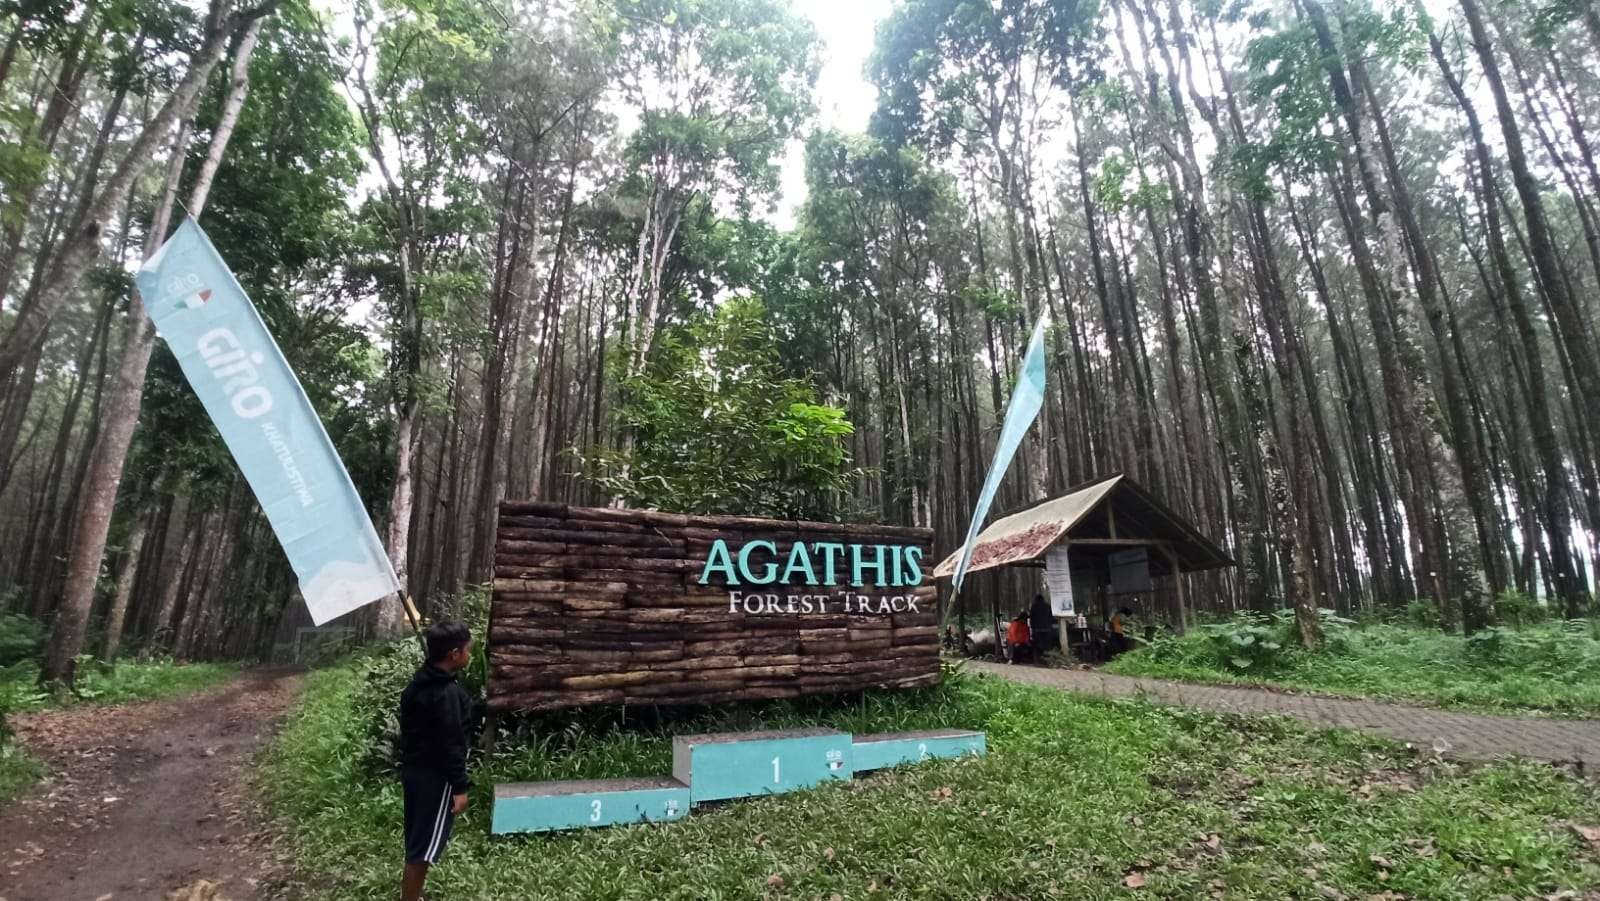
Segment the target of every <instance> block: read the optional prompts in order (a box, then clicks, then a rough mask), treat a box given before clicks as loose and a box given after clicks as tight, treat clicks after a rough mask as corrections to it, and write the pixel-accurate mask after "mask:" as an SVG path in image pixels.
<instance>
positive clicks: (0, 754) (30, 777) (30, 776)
mask: <svg viewBox="0 0 1600 901" xmlns="http://www.w3.org/2000/svg"><path fill="white" fill-rule="evenodd" d="M42 775H44V767H43V766H42V765H41V764H40V763H39V761H37V760H34V759H33V758H32V757H30V756H28V753H27V752H26V751H24V750H22V749H21V748H19V747H17V746H16V745H15V744H14V743H12V742H11V741H10V739H9V737H8V735H7V733H6V725H5V710H4V709H0V804H5V803H7V802H9V801H10V800H11V799H12V798H15V797H16V796H17V795H19V794H21V793H22V790H23V789H25V788H27V787H28V786H30V785H32V784H33V783H34V782H36V781H37V780H38V779H39V777H40V776H42Z"/></svg>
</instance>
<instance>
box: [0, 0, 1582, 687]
mask: <svg viewBox="0 0 1600 901" xmlns="http://www.w3.org/2000/svg"><path fill="white" fill-rule="evenodd" d="M863 27H865V25H863ZM826 52H827V47H826V46H825V45H824V44H823V43H822V42H821V41H820V39H819V37H818V35H817V33H816V31H815V29H814V28H813V26H812V25H811V23H810V22H809V20H807V19H805V18H803V17H801V16H800V15H798V14H797V13H796V12H794V11H793V10H791V9H790V8H789V7H788V5H787V4H786V3H784V2H782V0H383V2H381V3H372V2H370V0H338V2H331V3H315V4H313V3H308V2H307V0H206V2H201V3H198V4H197V3H193V2H181V0H80V2H67V0H4V2H0V139H3V143H0V185H3V188H4V195H3V206H0V549H3V550H0V612H17V613H23V614H26V615H29V616H33V617H36V618H38V619H41V620H43V621H45V622H47V623H48V624H49V625H50V628H51V637H50V645H49V651H48V655H47V661H46V666H45V669H46V675H47V676H61V675H65V674H67V673H68V672H70V664H71V661H72V660H73V659H74V658H75V657H76V656H77V655H80V654H95V655H98V656H103V657H111V656H115V655H116V654H117V653H118V652H119V648H121V649H128V648H132V647H138V648H143V649H152V650H156V651H163V652H171V653H175V654H178V655H180V656H188V657H219V656H246V655H251V654H256V653H259V652H262V651H264V650H265V649H266V648H268V647H269V646H270V644H271V642H272V641H273V638H274V634H275V633H276V632H277V631H278V630H279V629H280V628H282V623H284V622H292V623H300V622H301V620H298V619H296V618H295V617H296V616H298V615H303V606H302V607H300V610H301V613H299V614H297V613H296V606H297V605H298V603H299V602H298V601H297V600H296V599H295V595H294V579H293V573H292V572H291V570H290V569H289V567H288V564H287V562H286V560H285V559H284V557H283V554H282V552H281V550H280V549H279V547H278V545H277V543H276V541H275V540H274V538H273V536H272V533H271V530H270V528H269V526H268V524H267V521H266V519H265V517H264V515H263V514H262V512H261V510H260V509H259V508H258V507H257V505H256V503H255V500H254V498H253V496H252V495H251V492H250V490H249V488H248V486H247V485H245V484H244V482H243V481H242V479H241V477H240V476H239V475H238V472H237V470H236V468H235V466H234V465H233V463H232V461H231V459H230V457H229V456H228V453H227V450H226V449H225V448H224V446H223V445H222V443H221V441H220V439H219V437H218V435H217V433H216V431H215V429H214V428H213V427H212V426H211V425H210V423H209V421H208V419H207V417H206V416H205V414H204V412H203V410H202V409H201V408H200V406H199V404H198V403H197V401H196V400H195V398H194V396H193V395H192V393H191V392H190V390H189V388H188V386H187V385H186V384H185V383H184V381H183V378H182V374H181V372H180V370H179V369H178V366H177V363H176V361H175V360H174V358H173V357H172V355H171V354H170V353H169V351H168V350H167V348H166V347H165V345H164V344H163V343H162V342H160V341H159V340H158V336H156V335H155V333H154V330H153V327H152V326H151V324H150V322H149V320H148V318H147V317H146V316H145V315H144V311H143V306H142V303H141V299H140V298H139V296H138V295H137V292H136V291H135V290H134V288H133V284H132V279H131V276H130V273H131V271H132V270H133V269H135V268H137V265H138V263H139V262H140V260H141V259H143V258H144V257H146V256H148V255H149V254H151V253H152V252H153V251H154V250H155V249H156V248H157V247H159V246H160V244H161V242H162V241H163V239H164V238H165V236H166V235H167V234H169V233H170V231H171V229H172V228H175V227H176V225H177V224H178V222H180V221H181V219H182V217H184V216H186V215H187V216H195V217H197V218H198V220H199V221H200V223H201V224H202V225H203V227H204V228H205V229H206V230H207V231H208V232H209V233H210V235H211V236H212V239H213V241H214V242H215V243H216V245H217V247H218V249H219V250H220V252H221V253H222V255H223V256H224V257H225V258H226V259H227V260H228V262H229V264H230V265H231V266H232V268H233V269H234V271H235V272H236V273H237V275H238V277H239V279H240V281H241V283H242V284H243V285H244V287H245V288H246V290H247V291H248V292H249V294H250V295H251V297H252V299H253V300H254V302H255V303H256V305H257V307H258V308H259V309H260V311H261V313H262V315H263V317H264V318H265V319H266V321H267V322H268V324H269V325H270V327H271V329H272V331H273V332H274V334H275V335H276V337H277V340H278V342H279V344H280V345H281V346H282V348H283V350H284V352H285V354H286V355H287V357H288V358H289V360H290V362H291V364H292V365H293V366H294V367H295V369H296V371H297V372H298V373H299V376H300V378H301V381H302V382H303V383H304V385H305V387H306V390H307V392H308V393H309V395H310V397H311V399H312V401H313V403H314V404H315V405H316V407H317V409H318V410H319V412H320V413H321V415H322V416H323V419H324V421H325V423H326V424H327V427H328V432H329V433H330V435H331V436H332V437H333V439H334V441H335V443H336V444H337V446H338V448H339V451H340V453H341V454H342V455H343V457H344V460H345V462H346V464H347V466H348V467H349V468H350V471H351V474H352V476H353V478H354V479H355V481H356V484H357V486H358V487H359V489H360V491H361V492H362V495H363V497H364V498H365V499H366V501H367V503H368V505H369V508H370V510H371V511H372V514H373V518H374V521H375V522H376V523H378V525H379V532H380V534H381V535H383V536H384V538H385V541H386V544H387V546H388V548H389V550H390V552H391V556H392V557H393V559H394V563H395V566H396V569H397V570H398V571H399V572H400V573H401V576H402V579H403V581H404V584H405V585H407V586H408V588H409V590H410V592H411V593H412V594H413V595H414V596H415V597H416V598H417V599H418V601H419V604H420V605H421V606H424V607H426V606H427V605H428V604H430V603H434V602H437V601H439V600H440V599H444V598H449V597H454V596H458V595H459V594H460V593H461V592H463V591H464V590H465V589H466V588H468V587H470V586H472V585H475V584H479V583H482V582H483V581H484V580H485V579H486V578H487V577H488V573H489V572H490V567H489V564H490V554H491V551H492V544H493V515H492V511H493V509H494V507H495V504H496V502H497V501H498V500H499V499H501V498H505V497H517V498H540V499H550V500H559V501H567V502H573V503H586V504H597V505H600V504H608V503H626V504H629V505H644V506H658V507H660V508H662V509H676V510H700V511H709V512H744V513H751V514H765V515H779V516H806V517H832V518H856V519H863V520H880V521H884V522H890V523H904V524H916V525H926V526H931V527H932V528H934V529H935V530H936V534H937V536H938V537H937V541H938V549H939V551H940V552H941V553H942V552H946V551H948V550H950V549H952V548H953V547H954V546H955V545H956V544H957V543H958V542H959V541H960V539H961V536H962V535H963V534H964V533H965V529H966V525H967V521H966V520H967V517H968V516H969V515H970V513H971V511H972V508H973V503H974V501H975V498H976V494H977V491H978V488H979V486H980V485H981V483H982V480H983V477H984V472H985V468H986V466H987V465H988V462H989V459H990V456H991V455H992V452H993V445H994V440H995V435H996V432H997V429H998V422H997V420H998V416H999V415H1000V414H1001V413H1003V410H1004V404H1005V399H1006V397H1007V396H1008V394H1009V391H1010V383H1011V379H1012V370H1013V369H1014V367H1015V366H1016V365H1017V363H1018V356H1019V354H1020V352H1021V350H1022V346H1023V344H1024V343H1025V342H1026V339H1027V335H1028V332H1029V329H1030V328H1031V325H1032V323H1033V321H1035V320H1036V319H1037V318H1038V317H1039V316H1040V315H1041V314H1044V313H1048V314H1049V316H1050V318H1051V321H1052V323H1053V327H1052V328H1051V330H1050V332H1049V338H1048V344H1047V349H1048V353H1049V379H1050V387H1049V392H1048V395H1047V398H1046V405H1045V409H1044V412H1043V413H1042V414H1041V416H1040V421H1039V423H1038V425H1036V426H1035V428H1034V430H1033V432H1032V433H1031V434H1030V439H1029V441H1028V442H1027V443H1025V444H1024V446H1023V449H1022V451H1021V452H1020V453H1019V454H1018V457H1017V463H1016V465H1015V467H1014V469H1013V471H1012V473H1011V474H1010V477H1009V478H1008V479H1007V481H1006V482H1005V483H1004V485H1003V487H1002V491H1001V494H1000V497H999V499H998V500H997V502H996V506H995V509H996V510H997V511H1000V512H1003V511H1006V510H1010V509H1015V508H1018V507H1021V506H1023V505H1025V504H1027V503H1030V502H1031V501H1033V500H1037V499H1040V498H1043V497H1045V496H1048V495H1049V494H1052V493H1056V492H1059V491H1061V490H1063V489H1066V488H1068V487H1070V486H1073V485H1075V484H1077V483H1080V482H1083V481H1085V480H1088V479H1090V478H1093V477H1096V476H1099V475H1104V474H1107V473H1110V472H1114V471H1122V472H1126V473H1128V474H1130V475H1131V476H1133V477H1134V478H1136V479H1138V480H1139V481H1140V482H1141V483H1142V484H1144V485H1145V486H1147V487H1148V488H1150V489H1151V490H1153V491H1154V492H1155V493H1157V494H1158V495H1159V496H1161V497H1162V498H1163V499H1165V500H1166V502H1167V503H1168V504H1169V505H1170V506H1171V507H1173V508H1174V509H1175V510H1176V511H1178V512H1179V513H1181V514H1183V515H1185V516H1188V517H1190V518H1192V519H1193V520H1194V521H1195V522H1197V523H1198V524H1199V525H1200V526H1201V528H1202V529H1204V530H1205V531H1206V532H1207V533H1208V534H1210V535H1212V536H1213V537H1215V538H1216V539H1217V540H1218V541H1219V543H1220V544H1222V545H1224V546H1225V547H1226V548H1227V549H1228V550H1229V551H1230V553H1231V554H1232V555H1233V556H1234V558H1235V559H1236V560H1237V561H1238V564H1239V566H1238V568H1237V569H1236V570H1235V571H1234V572H1233V573H1232V574H1230V575H1229V576H1227V577H1224V578H1220V579H1214V580H1212V581H1210V582H1208V583H1206V585H1205V589H1206V590H1205V592H1203V596H1202V597H1201V598H1198V599H1197V600H1199V601H1200V602H1201V606H1205V607H1209V608H1212V609H1219V610H1226V609H1233V608H1238V607H1248V608H1254V609H1260V610H1268V609H1276V608H1280V607H1294V608H1297V609H1300V610H1302V611H1308V610H1310V611H1314V610H1315V609H1316V608H1318V607H1324V608H1334V609H1338V610H1341V611H1346V612H1348V611H1352V610H1362V609H1372V608H1384V607H1393V606H1402V605H1405V604H1407V603H1410V602H1413V601H1422V602H1424V603H1427V604H1430V605H1433V606H1434V607H1436V608H1437V610H1438V612H1439V614H1440V616H1441V618H1442V620H1443V621H1444V622H1445V623H1447V624H1450V625H1451V626H1453V627H1455V628H1466V629H1469V630H1471V629H1476V628H1478V627H1480V626H1481V625H1483V624H1485V623H1488V622H1490V621H1492V618H1493V616H1494V602H1495V599H1496V598H1498V597H1503V596H1504V595H1505V594H1506V593H1507V592H1518V593H1521V594H1523V595H1530V596H1531V595H1537V596H1541V597H1543V598H1545V599H1546V600H1547V602H1548V603H1550V604H1552V605H1554V606H1555V607H1557V608H1558V609H1561V610H1562V611H1564V612H1567V613H1574V612H1576V611H1578V610H1579V609H1580V608H1582V607H1584V606H1585V605H1587V604H1588V603H1589V600H1590V592H1591V587H1592V586H1591V581H1592V579H1593V578H1594V576H1595V573H1596V570H1597V564H1600V544H1597V543H1596V541H1595V536H1597V535H1600V352H1597V349H1596V347H1597V344H1596V341H1595V329H1596V325H1595V324H1594V321H1593V320H1594V319H1595V318H1596V317H1597V316H1600V310H1597V306H1600V302H1597V295H1600V163H1597V159H1596V153H1595V146H1594V142H1595V141H1596V140H1600V135H1597V133H1600V70H1597V68H1596V67H1595V66H1594V65H1593V61H1594V60H1595V59H1597V58H1600V10H1597V7H1596V5H1595V3H1594V2H1593V0H1427V2H1423V0H1414V2H1412V3H1405V2H1399V3H1381V2H1369V0H1099V2H1096V0H900V2H898V3H897V4H896V5H895V6H894V8H893V11H892V12H891V13H890V15H889V16H888V17H887V18H886V19H885V20H884V21H883V22H881V23H880V24H879V25H878V29H877V34H876V45H875V49H874V51H873V54H872V56H871V58H870V61H869V62H868V65H867V72H866V75H867V77H868V78H869V80H870V82H871V83H872V84H873V85H875V86H876V89H877V105H876V111H875V113H874V114H873V115H872V118H871V123H870V126H869V127H868V128H867V129H866V131H865V133H860V134H854V133H842V132H839V131H837V130H829V129H825V128H820V127H819V126H818V124H817V123H818V117H817V115H816V111H817V109H818V105H819V103H820V102H822V101H823V100H824V98H820V97H818V96H817V91H816V82H817V73H818V71H819V67H820V65H821V59H822V56H823V54H825V53H826ZM801 142H803V147H804V173H805V198H804V200H803V202H801V203H800V204H799V206H798V208H797V210H796V212H795V216H794V219H795V222H794V224H793V226H792V227H789V228H782V229H780V228H778V227H776V226H775V225H774V224H773V222H774V221H775V217H773V216H772V215H771V212H772V210H773V209H774V208H775V203H776V202H777V200H778V199H779V188H780V178H779V174H780V161H781V160H782V159H783V156H784V154H785V152H786V148H791V147H795V146H798V145H799V144H800V143H801ZM1191 598H1192V599H1195V598H1194V595H1193V594H1191ZM379 611H380V614H379V615H378V616H377V622H375V623H372V624H371V625H373V626H375V627H377V628H394V627H395V626H396V625H397V622H398V620H397V618H398V617H399V615H400V607H399V605H397V604H393V603H389V604H384V605H381V606H380V607H379ZM1316 621H1317V620H1316V617H1315V616H1302V618H1301V622H1302V627H1303V630H1304V631H1305V633H1306V634H1305V635H1304V637H1305V638H1306V640H1307V641H1308V642H1310V641H1315V639H1316V635H1315V631H1316Z"/></svg>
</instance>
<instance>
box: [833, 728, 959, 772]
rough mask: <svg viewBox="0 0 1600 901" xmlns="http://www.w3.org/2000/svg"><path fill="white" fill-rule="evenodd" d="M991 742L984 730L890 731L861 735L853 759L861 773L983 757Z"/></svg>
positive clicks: (852, 755)
mask: <svg viewBox="0 0 1600 901" xmlns="http://www.w3.org/2000/svg"><path fill="white" fill-rule="evenodd" d="M987 751H988V744H987V742H986V741H985V739H984V734H983V733H982V732H967V731H965V730H961V729H935V730H932V731H929V732H888V733H884V734H881V735H857V736H856V739H855V745H854V747H853V748H852V751H851V761H852V762H853V763H854V764H855V770H856V772H858V773H865V772H870V771H872V770H883V769H888V768H889V767H892V766H900V765H901V764H903V763H920V762H922V761H924V760H932V759H935V758H950V757H963V756H966V755H968V754H972V755H976V756H980V757H981V756H983V755H984V754H985V753H986V752H987Z"/></svg>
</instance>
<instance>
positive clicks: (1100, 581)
mask: <svg viewBox="0 0 1600 901" xmlns="http://www.w3.org/2000/svg"><path fill="white" fill-rule="evenodd" d="M1052 549H1060V550H1061V551H1062V552H1064V555H1065V558H1066V559H1067V561H1069V564H1068V565H1069V569H1070V572H1071V578H1072V582H1073V583H1074V585H1085V586H1088V587H1090V588H1092V589H1094V590H1096V592H1097V593H1098V594H1099V595H1100V598H1101V601H1102V604H1104V603H1105V595H1106V594H1107V593H1108V591H1109V590H1110V589H1111V587H1112V586H1111V577H1112V572H1111V570H1112V569H1113V561H1114V560H1116V559H1117V558H1118V557H1123V558H1126V557H1127V556H1129V555H1128V554H1127V552H1129V551H1135V554H1134V555H1133V556H1134V557H1137V556H1138V555H1137V550H1138V549H1143V550H1144V551H1145V552H1146V560H1147V565H1148V573H1149V576H1150V577H1152V578H1154V577H1161V576H1171V577H1172V581H1173V584H1174V587H1175V590H1176V594H1177V606H1178V622H1179V625H1180V627H1181V628H1187V627H1188V602H1187V599H1186V598H1185V596H1184V585H1183V579H1182V576H1183V574H1184V573H1190V572H1198V571H1201V570H1208V569H1218V568H1221V567H1226V566H1232V565H1234V563H1233V560H1232V559H1231V558H1230V557H1229V556H1228V555H1227V554H1226V553H1225V552H1224V551H1223V550H1222V549H1221V548H1220V547H1218V546H1217V545H1216V544H1214V543H1213V542H1212V541H1211V540H1210V539H1208V538H1206V536H1205V535H1203V534H1201V533H1200V531H1199V530H1198V529H1196V528H1195V527H1194V526H1193V525H1192V524H1190V523H1189V522H1187V521H1185V520H1184V519H1183V518H1182V517H1180V516H1179V515H1178V514H1176V513H1174V512H1172V511H1171V510H1169V509H1168V508H1167V507H1166V506H1165V505H1163V504H1162V503H1161V502H1160V501H1158V500H1156V499H1155V497H1154V496H1152V495H1151V494H1150V493H1149V492H1148V491H1146V490H1145V489H1144V488H1142V487H1140V486H1139V485H1138V484H1137V483H1136V482H1134V481H1133V480H1132V479H1130V478H1128V477H1127V476H1125V475H1122V474H1121V473H1117V474H1114V475H1110V476H1106V477H1104V478H1101V479H1098V480H1096V481H1094V482H1089V483H1087V484H1084V485H1080V486H1078V487H1077V488H1074V489H1072V490H1071V491H1069V492H1067V493H1066V494H1063V495H1060V496H1058V497H1053V498H1050V499H1049V500H1044V501H1040V502H1039V503H1037V504H1034V505H1033V506H1031V507H1026V508H1024V509H1022V510H1019V511H1017V512H1015V513H1012V514H1010V515H1008V516H1004V517H1001V518H1000V519H997V520H995V521H994V522H993V523H991V524H990V525H989V527H988V528H986V529H984V530H983V531H982V532H980V533H979V534H978V537H977V541H976V544H975V546H974V548H973V551H972V563H971V564H970V565H969V567H968V569H967V572H968V574H969V575H970V574H971V573H975V572H982V571H983V570H988V569H995V568H998V567H1003V566H1036V567H1043V566H1044V565H1045V560H1046V557H1047V555H1049V554H1050V553H1051V552H1052ZM960 558H961V549H960V548H957V549H956V551H955V552H954V553H952V554H951V555H950V556H948V557H946V558H945V559H944V560H943V561H942V562H940V564H939V565H938V566H937V567H935V568H934V571H933V572H934V576H936V577H949V576H951V575H953V574H954V573H955V568H956V564H957V562H958V561H959V560H960ZM1075 593H1076V592H1075Z"/></svg>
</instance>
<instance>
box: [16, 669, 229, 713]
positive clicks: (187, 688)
mask: <svg viewBox="0 0 1600 901" xmlns="http://www.w3.org/2000/svg"><path fill="white" fill-rule="evenodd" d="M238 672H239V666H238V664H235V663H177V662H174V661H172V660H168V659H156V660H119V661H117V662H116V663H114V664H109V665H107V664H101V663H96V662H93V661H87V662H85V663H84V664H83V665H82V666H81V667H80V668H79V670H78V675H77V679H76V680H75V682H74V685H73V689H72V691H71V692H70V693H66V694H54V693H51V692H47V691H44V690H42V689H40V688H39V668H38V666H37V665H36V664H35V663H33V662H32V661H24V662H22V663H17V664H13V665H11V666H8V667H0V710H9V711H12V712H22V711H28V710H43V709H44V708H46V707H55V706H60V705H62V704H80V703H91V704H127V703H131V702H134V701H153V700H156V699H158V698H168V697H172V696H173V695H181V694H188V693H189V692H192V691H200V690H201V689H204V688H210V687H211V686H213V685H218V684H220V683H223V682H226V681H227V680H229V679H231V678H232V677H233V676H234V675H235V674H236V673H238Z"/></svg>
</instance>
